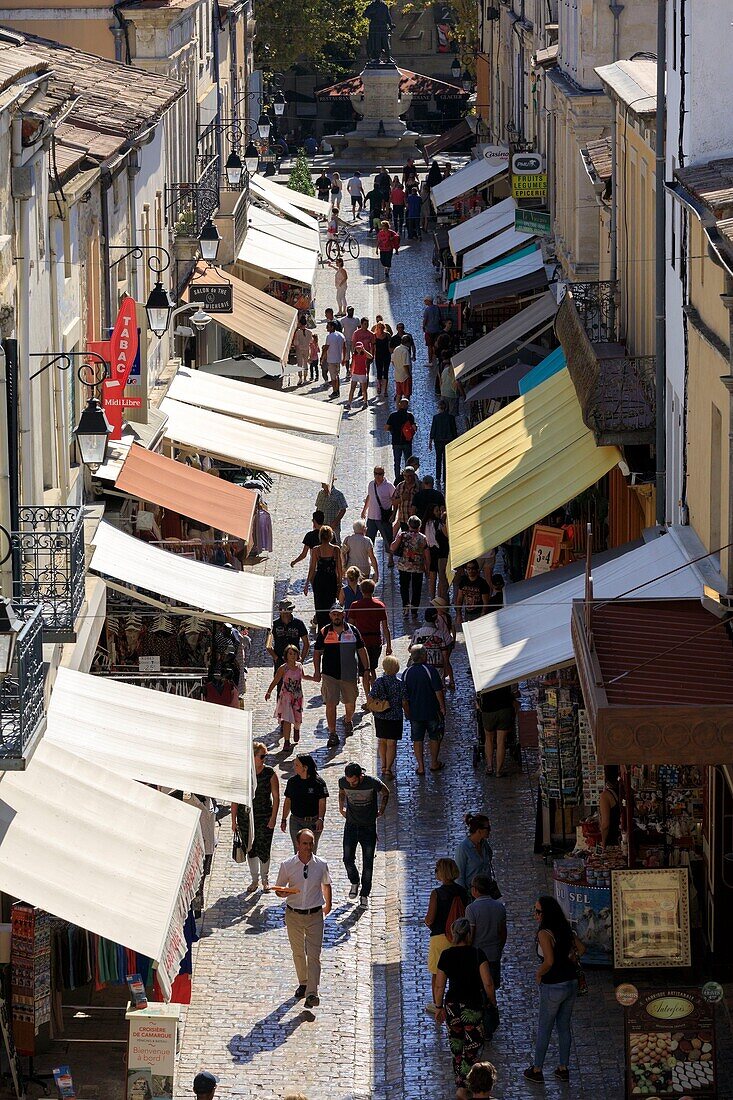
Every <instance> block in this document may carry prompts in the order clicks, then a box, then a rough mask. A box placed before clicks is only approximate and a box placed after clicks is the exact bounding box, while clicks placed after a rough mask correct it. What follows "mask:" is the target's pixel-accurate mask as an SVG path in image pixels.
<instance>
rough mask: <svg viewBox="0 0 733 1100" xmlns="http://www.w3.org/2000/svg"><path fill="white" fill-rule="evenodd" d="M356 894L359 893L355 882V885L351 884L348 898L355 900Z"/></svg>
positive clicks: (357, 884)
mask: <svg viewBox="0 0 733 1100" xmlns="http://www.w3.org/2000/svg"><path fill="white" fill-rule="evenodd" d="M358 893H359V883H358V882H357V883H356V884H354V883H353V882H352V884H351V887H350V889H349V897H350V898H355V897H356V895H357V894H358Z"/></svg>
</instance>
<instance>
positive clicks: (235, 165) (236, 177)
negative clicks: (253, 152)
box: [224, 149, 243, 187]
mask: <svg viewBox="0 0 733 1100" xmlns="http://www.w3.org/2000/svg"><path fill="white" fill-rule="evenodd" d="M242 170H243V169H242V158H241V157H240V155H239V153H238V152H237V150H236V149H232V151H231V153H230V154H229V156H228V157H227V162H226V164H225V165H224V171H225V172H226V177H227V181H228V182H229V184H230V185H231V186H232V187H239V184H240V183H241V181H242Z"/></svg>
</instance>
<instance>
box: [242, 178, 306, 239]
mask: <svg viewBox="0 0 733 1100" xmlns="http://www.w3.org/2000/svg"><path fill="white" fill-rule="evenodd" d="M261 180H262V176H250V180H249V194H250V198H252V199H254V200H255V202H257V203H258V204H260V205H262V204H264V205H265V206H267V207H268V208H269V209H270V210H277V211H278V213H280V214H284V215H285V217H286V218H287V219H288V220H289V221H291V222H297V223H298V225H302V226H305V227H307V228H308V229H312V230H315V231H316V232H318V220H317V219H316V218H314V217H312V216H311V215H310V214H306V213H305V211H304V210H299V209H298V207H297V206H293V204H292V203H291V202H288V201H287V199H283V198H281V197H280V195H279V194H277V193H273V192H272V191H271V190H270V189H268V188H266V187H265V186H264V184H263V183H260V182H259V181H261Z"/></svg>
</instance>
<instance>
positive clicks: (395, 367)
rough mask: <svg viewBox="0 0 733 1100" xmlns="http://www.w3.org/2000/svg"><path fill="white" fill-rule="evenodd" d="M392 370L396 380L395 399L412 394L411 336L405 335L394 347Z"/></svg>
mask: <svg viewBox="0 0 733 1100" xmlns="http://www.w3.org/2000/svg"><path fill="white" fill-rule="evenodd" d="M392 371H393V373H394V381H395V401H399V399H400V398H401V397H408V398H409V397H410V396H411V394H412V356H411V355H410V338H409V336H403V337H402V341H401V342H400V343H399V344H398V345H397V347H396V348H393V349H392Z"/></svg>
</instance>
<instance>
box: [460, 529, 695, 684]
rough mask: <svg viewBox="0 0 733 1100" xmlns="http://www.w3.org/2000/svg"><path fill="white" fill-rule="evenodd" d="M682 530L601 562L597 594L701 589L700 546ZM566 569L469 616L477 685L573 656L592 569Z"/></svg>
mask: <svg viewBox="0 0 733 1100" xmlns="http://www.w3.org/2000/svg"><path fill="white" fill-rule="evenodd" d="M682 530H683V529H680V528H674V527H673V528H670V531H669V533H668V534H666V535H662V536H660V537H659V538H655V539H653V540H652V541H651V542H649V543H646V544H645V545H644V546H639V547H637V548H636V549H634V550H630V551H629V552H628V553H627V554H622V555H621V556H620V557H617V558H614V559H613V560H612V561H608V562H605V563H604V564H603V565H597V566H595V567H594V568H593V597H594V599H596V600H598V599H604V598H609V599H613V598H615V597H619V596H628V597H629V598H632V599H637V600H638V599H657V600H659V599H678V598H680V597H686V596H692V597H697V596H701V595H702V588H703V583H704V577H703V574H702V573H701V572H700V571H699V570H698V568H697V567H696V566H695V565H693V564H691V562H692V561H693V559H694V558H696V557H697V552H696V550H694V549H693V548H691V546H690V544H689V541H687V539H686V536H683V534H682ZM700 553H704V551H703V550H702V548H701V549H700ZM562 575H563V570H562V569H558V570H557V571H556V573H555V576H556V578H557V583H556V584H555V585H554V586H553V587H552V588H549V589H547V590H546V591H543V592H539V593H538V594H537V595H536V596H530V597H529V598H528V599H526V600H522V601H521V602H520V603H515V604H512V605H511V606H509V607H504V608H501V609H500V610H499V611H497V612H495V613H494V614H493V615H486V616H484V617H483V618H481V619H476V620H475V621H474V622H471V623H465V624H464V627H463V633H464V636H465V639H466V648H467V650H468V659H469V661H470V663H471V673H472V675H473V682H474V686H475V688H476V691H487V690H491V689H493V688H498V687H502V686H503V685H505V684H514V683H517V681H519V680H524V679H526V678H527V677H533V676H539V675H540V674H541V673H543V672H549V671H551V670H552V669H556V668H563V667H564V666H566V665H570V664H572V663H573V661H574V656H573V641H572V638H571V635H570V619H571V613H572V606H573V600H582V599H583V597H584V594H585V575H584V574H581V575H579V576H574V577H572V578H571V579H570V580H567V581H563V580H562ZM708 583H709V582H708Z"/></svg>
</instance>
